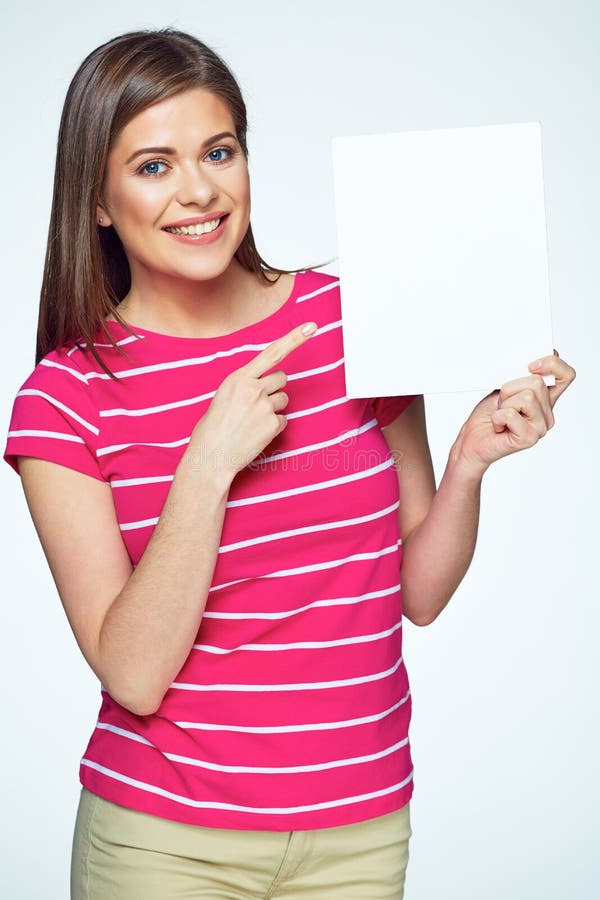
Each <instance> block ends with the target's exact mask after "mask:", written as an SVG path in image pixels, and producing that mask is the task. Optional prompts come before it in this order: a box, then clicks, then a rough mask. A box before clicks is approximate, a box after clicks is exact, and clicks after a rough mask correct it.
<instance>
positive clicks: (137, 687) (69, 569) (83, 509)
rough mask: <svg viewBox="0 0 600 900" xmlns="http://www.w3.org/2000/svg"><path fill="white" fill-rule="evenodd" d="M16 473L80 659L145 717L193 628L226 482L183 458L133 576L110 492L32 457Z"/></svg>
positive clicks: (203, 596)
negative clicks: (21, 484) (81, 654)
mask: <svg viewBox="0 0 600 900" xmlns="http://www.w3.org/2000/svg"><path fill="white" fill-rule="evenodd" d="M19 474H20V475H21V480H22V483H23V489H24V491H25V496H26V499H27V504H28V506H29V511H30V513H31V517H32V519H33V522H34V525H35V528H36V530H37V533H38V536H39V538H40V542H41V544H42V547H43V550H44V553H45V555H46V559H47V561H48V564H49V566H50V570H51V572H52V576H53V578H54V581H55V584H56V587H57V590H58V593H59V596H60V599H61V601H62V604H63V607H64V609H65V613H66V615H67V618H68V620H69V624H70V625H71V628H72V630H73V633H74V635H75V638H76V640H77V643H78V645H79V648H80V650H81V652H82V653H83V655H84V657H85V659H86V660H87V662H88V663H89V665H90V666H91V668H92V669H93V671H94V672H95V674H96V675H97V677H98V678H99V679H100V681H101V682H102V684H103V686H104V687H105V688H106V690H107V691H108V693H109V694H110V695H111V697H113V698H114V699H115V700H116V701H117V703H120V704H121V705H122V706H124V707H126V708H127V709H129V710H131V712H134V713H136V714H137V715H150V714H151V713H153V712H155V711H156V709H157V708H158V706H159V704H160V702H161V700H162V698H163V696H164V693H165V691H166V689H167V687H168V685H169V684H170V683H171V681H172V680H173V678H174V677H175V676H176V674H177V672H178V671H179V670H180V669H181V667H182V665H183V663H184V662H185V659H186V657H187V655H188V653H189V651H190V647H191V645H192V644H193V642H194V638H195V636H196V633H197V631H198V628H199V626H200V620H201V618H202V614H203V612H204V605H205V602H206V598H207V596H208V589H209V587H210V584H211V579H212V576H213V571H214V567H215V563H216V559H217V552H218V548H219V542H220V536H221V531H222V525H223V519H224V515H225V508H226V502H227V496H228V493H229V482H228V481H227V480H226V479H225V478H222V477H220V476H219V475H218V473H216V472H210V470H208V471H207V470H206V469H202V468H200V467H199V466H197V465H195V464H194V462H193V456H190V455H188V454H187V453H186V454H184V456H183V457H182V458H181V460H180V462H179V465H178V467H177V469H176V471H175V476H174V478H173V482H172V484H171V488H170V491H169V494H168V496H167V499H166V501H165V503H164V506H163V509H162V512H161V515H160V518H159V521H158V523H157V525H156V527H155V529H154V532H153V534H152V536H151V538H150V540H149V542H148V545H147V547H146V549H145V551H144V554H143V556H142V558H141V559H140V561H139V564H138V566H137V567H136V568H135V569H133V567H132V565H131V561H130V559H129V556H128V553H127V550H126V548H125V544H124V543H123V539H122V537H121V532H120V529H119V524H118V522H117V519H116V514H115V508H114V502H113V499H112V491H111V489H110V485H108V484H106V483H103V482H101V481H98V480H97V479H94V478H90V477H89V476H87V475H84V474H82V473H81V472H76V471H74V470H73V469H69V468H66V467H65V466H61V465H58V464H56V463H53V462H49V461H47V460H44V459H36V458H34V457H25V456H21V457H19Z"/></svg>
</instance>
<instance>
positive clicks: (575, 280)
mask: <svg viewBox="0 0 600 900" xmlns="http://www.w3.org/2000/svg"><path fill="white" fill-rule="evenodd" d="M167 25H172V26H174V27H178V28H180V29H182V30H187V31H191V32H192V33H194V34H195V35H196V36H197V37H199V38H200V39H201V40H204V41H205V42H206V43H208V44H209V45H210V46H212V47H213V48H214V49H215V50H217V52H219V53H220V54H221V55H222V56H223V57H224V59H225V60H226V62H228V64H229V65H230V66H231V67H232V69H233V71H234V73H235V74H236V76H237V77H238V79H239V81H240V83H241V87H242V90H243V92H244V95H245V98H246V101H247V105H248V112H249V120H250V131H249V147H250V154H251V176H252V184H253V225H254V229H255V234H256V237H257V244H258V247H259V249H260V251H261V253H262V254H263V256H265V257H266V259H267V260H268V261H270V262H272V263H274V264H276V265H280V266H284V267H292V268H294V267H299V266H302V267H307V266H309V265H312V264H316V263H318V262H321V261H324V260H327V259H330V258H331V257H334V256H335V254H336V245H335V240H336V239H335V223H334V206H333V188H332V170H331V159H330V138H331V137H332V136H333V135H336V134H338V135H339V134H341V135H343V134H359V133H369V132H371V133H373V132H375V133H376V132H387V131H396V130H404V129H417V128H438V127H439V128H442V127H458V126H462V125H487V124H497V123H509V122H528V121H538V120H539V121H541V122H542V140H543V154H544V173H545V188H546V209H547V220H548V246H549V267H550V285H551V292H552V303H553V326H554V343H555V346H556V347H557V349H558V350H559V352H560V354H561V356H563V357H564V358H565V359H566V360H567V361H568V362H570V363H571V364H572V365H573V366H574V367H575V369H576V370H577V375H578V377H577V380H576V382H575V383H574V385H573V386H572V388H571V389H570V390H569V391H568V392H567V394H566V395H565V396H564V397H563V398H561V400H559V402H558V405H557V407H556V426H555V428H554V429H552V430H551V431H550V432H549V433H548V435H547V436H546V437H545V438H544V439H542V440H541V441H540V442H539V444H538V445H537V446H535V447H534V448H532V449H530V450H527V451H524V452H522V453H518V454H515V455H513V456H510V457H508V458H506V459H503V460H500V461H499V462H498V463H496V464H495V465H494V466H492V468H491V469H490V470H489V471H488V473H487V474H486V476H485V478H484V483H483V489H482V512H481V521H480V530H479V538H478V544H477V549H476V553H475V559H474V561H473V563H472V566H471V568H470V570H469V572H468V573H467V575H466V577H465V579H464V581H463V583H462V584H461V586H460V587H459V589H458V591H457V592H456V594H455V596H454V597H453V599H452V600H451V602H450V605H449V606H448V608H447V609H446V610H445V611H444V612H443V613H442V615H441V616H440V618H439V619H438V620H437V621H436V622H435V623H434V624H433V625H431V626H429V627H428V628H422V629H419V628H416V627H414V626H412V625H411V623H410V622H408V621H407V620H405V623H406V626H405V634H404V648H405V659H406V662H407V668H408V672H409V677H410V679H411V686H412V691H413V704H414V712H413V724H412V746H413V758H414V763H415V793H414V798H413V801H412V824H413V831H414V836H413V839H412V843H411V861H410V864H409V870H408V876H407V886H406V898H407V900H438V898H440V900H441V898H444V900H501V898H502V900H504V898H506V897H511V898H513V900H537V898H543V900H571V898H577V900H592V898H595V897H598V896H599V895H600V878H599V876H598V871H597V866H596V863H595V862H594V859H597V854H596V852H595V851H596V849H597V848H596V844H597V835H598V831H597V822H598V818H597V808H598V800H599V792H598V765H597V762H598V758H599V755H600V754H599V750H600V747H599V741H598V703H597V687H596V685H597V684H598V676H599V675H600V672H599V662H598V659H599V654H598V653H597V652H596V645H597V631H598V626H599V624H600V620H599V615H598V599H599V597H598V592H597V589H596V583H595V582H596V579H595V578H594V577H593V568H595V565H594V560H595V552H597V551H596V547H595V540H594V538H597V530H596V529H595V527H594V526H595V525H596V514H597V510H598V499H599V498H598V492H597V489H596V480H595V476H594V471H595V466H594V465H593V455H594V450H595V449H596V447H597V441H598V430H597V426H596V415H597V408H598V404H597V401H596V394H595V389H594V387H593V385H594V383H595V382H594V378H595V377H596V376H594V373H593V372H592V368H593V367H592V365H591V359H592V358H593V355H594V346H597V341H598V318H599V317H598V299H599V297H598V251H597V248H598V246H599V245H600V226H599V220H598V201H599V199H600V191H599V187H600V181H599V176H598V167H597V162H598V159H599V158H600V134H599V128H600V118H599V107H598V96H599V88H600V67H599V63H598V47H599V46H600V10H599V9H598V7H597V6H596V4H595V3H594V0H588V2H585V0H570V2H568V3H567V2H566V0H564V2H555V0H552V2H543V0H538V2H536V0H504V2H503V3H492V2H476V0H454V2H453V3H445V2H443V0H421V2H420V3H414V2H405V0H396V2H393V0H389V2H386V0H370V2H369V3H364V4H360V5H359V4H351V3H348V2H343V0H338V2H323V0H321V2H316V0H304V2H303V3H302V4H284V3H280V2H276V0H265V2H261V0H254V2H252V3H248V2H246V0H228V2H226V3H223V4H213V3H207V2H203V0H173V2H172V3H170V4H164V3H159V2H157V0H144V2H141V0H105V2H104V3H103V4H102V5H101V6H100V7H90V6H89V5H88V4H82V3H80V2H75V0H58V2H57V3H55V4H50V5H47V4H39V6H37V5H34V4H12V5H11V6H10V7H8V8H7V9H6V10H5V12H4V14H3V37H4V40H3V53H2V63H1V65H2V68H3V77H2V82H1V84H2V87H1V90H2V103H3V106H2V109H3V125H4V139H3V141H2V144H1V149H2V157H3V159H2V180H3V188H2V193H3V197H4V201H3V214H2V217H1V225H0V227H1V229H2V253H3V264H2V271H3V277H4V279H5V287H4V291H3V304H2V310H3V313H2V322H3V331H4V334H5V341H4V351H3V357H2V362H1V365H2V371H1V374H0V379H1V385H2V391H1V410H0V413H1V415H0V419H1V422H2V423H3V434H4V435H5V434H6V430H7V428H8V420H9V415H10V411H11V407H12V402H13V398H14V394H15V393H16V391H17V390H18V388H19V386H20V385H21V384H22V382H23V381H24V380H25V378H26V377H27V376H28V375H29V373H30V371H31V370H32V368H33V363H34V347H35V330H36V324H37V307H38V297H39V287H40V280H41V273H42V265H43V254H44V249H45V238H46V230H47V224H48V215H49V208H50V198H51V188H52V176H53V166H54V154H55V142H56V135H57V129H58V121H59V116H60V110H61V107H62V103H63V100H64V95H65V92H66V89H67V86H68V83H69V81H70V79H71V77H72V76H73V74H74V72H75V70H76V68H77V66H78V65H79V63H80V62H81V60H82V59H83V58H84V56H86V55H87V53H88V52H90V51H91V50H92V49H93V48H94V47H96V46H98V45H99V44H101V43H103V42H104V41H106V40H108V39H109V38H111V37H113V36H115V35H117V34H119V33H121V32H124V31H130V30H134V29H136V28H140V27H142V28H146V27H154V28H157V27H165V26H167ZM390 165H392V162H391V161H390V160H389V159H387V158H385V156H374V157H373V158H371V159H367V160H365V168H364V176H363V177H362V179H361V181H360V182H359V183H357V185H356V189H357V191H368V192H370V193H372V194H373V195H374V196H375V195H379V194H380V192H381V191H385V187H386V172H387V171H389V168H388V167H389V166H390ZM357 227H370V226H369V224H368V223H357ZM365 299H366V300H368V298H365ZM515 328H518V322H515ZM490 339H491V340H493V322H490ZM529 361H530V360H523V372H518V373H515V377H518V376H520V375H525V374H528V373H527V370H526V366H527V363H528V362H529ZM479 399H481V395H454V396H449V397H441V396H436V397H427V413H428V426H429V434H430V442H431V447H432V452H433V456H434V462H435V468H436V475H437V478H438V482H439V479H440V478H441V476H442V474H443V470H444V465H445V461H446V456H447V452H448V450H449V447H450V445H451V443H452V441H453V439H454V437H455V436H456V434H457V432H458V430H459V428H460V426H461V424H462V423H463V421H464V420H465V418H466V417H467V415H468V413H469V412H470V410H471V409H472V408H473V406H474V405H475V403H476V402H478V400H479ZM591 419H592V420H593V422H594V424H591V422H590V420H591ZM3 443H4V438H3ZM0 485H1V491H2V509H3V513H4V515H3V516H2V541H1V547H2V573H3V583H4V591H3V596H4V600H3V603H2V607H1V610H2V613H1V614H2V627H1V638H0V639H1V645H0V656H1V664H2V687H3V701H2V735H3V738H2V749H1V766H0V770H1V775H2V807H1V808H2V812H1V820H0V824H1V835H0V843H1V846H2V855H3V857H4V858H3V860H2V864H1V868H0V872H1V875H0V878H1V879H2V882H3V883H2V885H1V886H0V892H1V893H2V896H4V897H7V898H10V900H18V898H19V900H20V898H27V900H34V898H35V900H39V898H44V900H64V898H66V897H67V896H68V868H69V858H70V849H71V837H72V830H73V822H74V818H75V810H76V804H77V800H78V794H79V783H78V765H79V759H80V757H81V756H82V755H83V751H84V749H85V746H86V744H87V741H88V738H89V736H90V733H91V730H92V727H93V725H94V723H95V719H96V714H97V710H98V707H99V698H100V695H99V689H98V683H97V681H96V679H95V677H94V675H93V674H92V672H91V671H90V670H89V669H88V667H87V664H86V663H85V661H84V659H83V657H82V656H81V654H80V652H79V650H78V648H77V645H76V643H75V640H74V638H73V635H72V633H71V631H70V629H69V626H68V623H67V620H66V617H65V615H64V613H63V610H62V607H61V605H60V601H59V598H58V594H57V592H56V589H55V587H54V583H53V581H52V579H51V576H50V573H49V570H48V567H47V563H46V561H45V558H44V556H43V552H42V549H41V545H40V544H39V542H38V539H37V535H36V533H35V530H34V527H33V524H32V521H31V519H30V516H29V513H28V510H27V506H26V502H25V498H24V495H23V493H22V489H21V485H20V481H19V479H18V478H17V476H16V475H15V473H14V472H12V471H11V470H10V469H9V467H8V466H7V465H6V464H5V463H4V464H3V466H2V468H1V470H0ZM594 532H596V533H595V534H594ZM595 589H596V590H595ZM324 900H325V898H324ZM365 900H368V898H365Z"/></svg>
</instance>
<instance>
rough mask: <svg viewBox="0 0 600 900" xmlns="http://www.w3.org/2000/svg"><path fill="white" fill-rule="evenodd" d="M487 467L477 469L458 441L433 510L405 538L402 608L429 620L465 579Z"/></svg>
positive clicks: (421, 620)
mask: <svg viewBox="0 0 600 900" xmlns="http://www.w3.org/2000/svg"><path fill="white" fill-rule="evenodd" d="M482 477H483V472H477V473H475V472H473V471H472V470H471V469H469V468H467V467H466V466H465V465H464V464H463V463H462V461H461V459H460V453H459V450H458V449H457V445H456V444H455V445H453V447H452V449H451V451H450V453H449V456H448V462H447V465H446V469H445V471H444V475H443V477H442V479H441V481H440V484H439V487H438V489H437V491H436V493H435V495H434V497H433V499H432V501H431V505H430V507H429V511H428V513H427V515H426V517H425V518H424V520H423V521H422V522H421V524H420V525H419V526H417V527H416V528H415V529H414V531H413V532H412V533H411V534H410V535H409V537H408V538H407V539H406V540H405V541H403V543H402V578H401V580H402V606H403V613H404V615H406V616H407V617H408V618H409V619H410V620H411V621H412V622H414V623H415V624H416V625H428V624H429V623H431V622H433V620H434V619H435V618H436V617H437V616H438V615H439V613H440V612H441V611H442V610H443V609H444V607H445V606H446V604H447V603H448V601H449V600H450V598H451V597H452V595H453V594H454V592H455V590H456V589H457V587H458V585H459V584H460V582H461V581H462V579H463V577H464V575H465V573H466V571H467V569H468V568H469V565H470V563H471V560H472V558H473V553H474V550H475V543H476V540H477V529H478V525H479V505H480V494H481V479H482Z"/></svg>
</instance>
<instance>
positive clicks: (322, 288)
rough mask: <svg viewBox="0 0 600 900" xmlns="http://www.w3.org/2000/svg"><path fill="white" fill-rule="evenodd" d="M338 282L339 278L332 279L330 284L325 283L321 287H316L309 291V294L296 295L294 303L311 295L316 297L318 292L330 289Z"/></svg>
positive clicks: (322, 292)
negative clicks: (314, 289)
mask: <svg viewBox="0 0 600 900" xmlns="http://www.w3.org/2000/svg"><path fill="white" fill-rule="evenodd" d="M339 283H340V280H339V278H338V279H337V280H336V281H332V282H331V284H325V285H323V287H320V288H317V290H316V291H311V292H310V294H303V295H302V296H301V297H296V303H302V302H303V301H304V300H310V299H311V297H317V296H318V295H319V294H324V293H325V292H326V291H331V290H333V288H336V287H337V286H338V285H339Z"/></svg>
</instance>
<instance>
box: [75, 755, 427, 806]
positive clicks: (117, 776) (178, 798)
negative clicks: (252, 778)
mask: <svg viewBox="0 0 600 900" xmlns="http://www.w3.org/2000/svg"><path fill="white" fill-rule="evenodd" d="M81 765H82V766H88V768H90V769H94V770H95V771H96V772H100V773H101V774H102V775H106V776H107V778H112V779H114V780H115V781H120V782H121V783H122V784H129V785H130V786H131V787H135V788H139V789H140V790H142V791H148V793H151V794H157V795H158V796H159V797H165V798H166V799H167V800H173V801H174V802H175V803H181V804H182V805H183V806H191V807H194V808H195V809H229V810H232V811H236V812H248V813H258V814H261V813H262V814H263V815H278V814H281V815H287V814H289V813H302V812H313V811H316V810H319V809H336V808H337V807H339V806H349V805H350V804H351V803H362V802H364V801H365V800H375V799H376V798H377V797H385V796H387V795H388V794H393V793H394V792H395V791H400V790H402V788H404V787H406V785H407V784H409V783H410V782H411V781H412V778H413V772H412V771H411V772H410V774H409V775H408V776H407V777H406V778H405V779H404V780H403V781H399V782H397V783H396V784H392V785H390V786H389V787H386V788H380V790H378V791H370V792H369V793H368V794H356V795H355V796H353V797H341V798H340V799H339V800H330V801H328V802H325V803H312V804H307V805H305V806H270V807H269V806H265V807H255V806H240V805H238V804H236V803H219V802H217V801H210V800H192V799H191V798H190V797H183V796H182V795H181V794H174V793H173V792H172V791H166V790H165V789H164V788H160V787H157V786H156V785H154V784H149V783H148V782H147V781H140V780H139V779H137V778H129V777H128V776H127V775H122V774H121V772H115V770H114V769H107V768H106V766H101V765H100V764H99V763H96V762H93V761H92V760H91V759H86V758H85V757H84V758H83V759H82V760H81Z"/></svg>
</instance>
